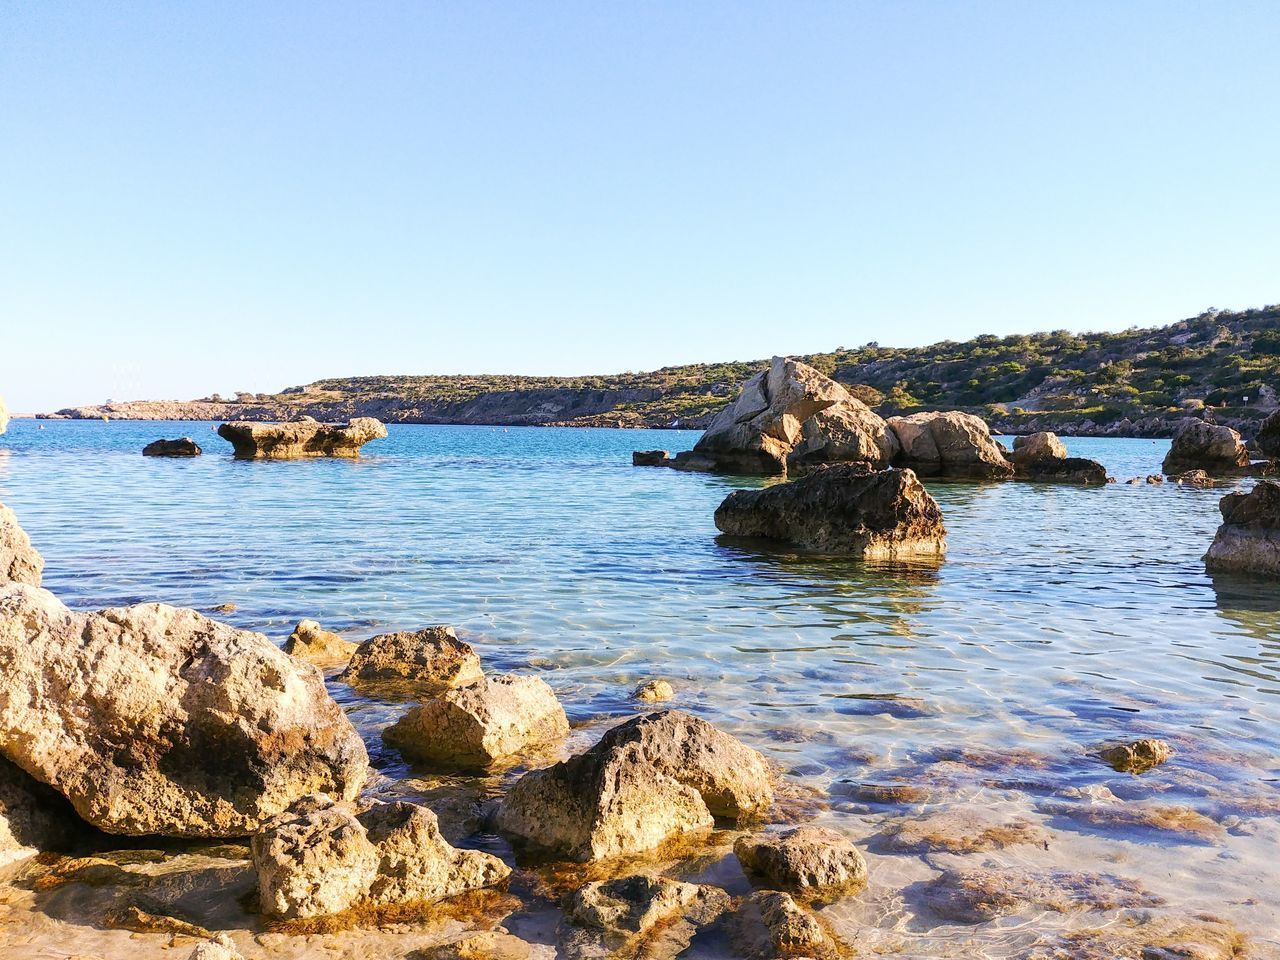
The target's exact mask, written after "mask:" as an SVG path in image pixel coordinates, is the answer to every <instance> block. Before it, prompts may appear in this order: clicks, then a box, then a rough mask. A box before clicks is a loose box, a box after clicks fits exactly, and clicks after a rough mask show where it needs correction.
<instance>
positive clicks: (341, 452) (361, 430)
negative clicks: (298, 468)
mask: <svg viewBox="0 0 1280 960" xmlns="http://www.w3.org/2000/svg"><path fill="white" fill-rule="evenodd" d="M386 435H387V428H386V427H385V426H383V425H382V422H381V421H379V420H375V419H374V418H373V417H356V418H355V419H353V420H352V421H351V422H350V423H317V422H316V421H315V420H312V419H311V418H310V417H304V418H302V419H300V420H295V421H293V422H292V423H248V422H246V421H237V422H234V423H224V424H222V425H221V426H219V427H218V436H220V437H222V439H224V440H229V441H230V442H231V445H232V446H233V447H235V456H236V459H238V460H296V459H299V458H301V457H358V456H360V448H361V447H362V446H364V445H365V444H366V443H368V442H369V441H370V440H380V439H382V438H383V437H385V436H386Z"/></svg>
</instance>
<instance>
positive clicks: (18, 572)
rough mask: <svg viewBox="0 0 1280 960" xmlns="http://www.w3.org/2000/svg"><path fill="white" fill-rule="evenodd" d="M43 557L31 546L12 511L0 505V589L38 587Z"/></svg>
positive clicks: (42, 567) (42, 569)
mask: <svg viewBox="0 0 1280 960" xmlns="http://www.w3.org/2000/svg"><path fill="white" fill-rule="evenodd" d="M43 571H44V557H42V556H40V553H39V551H37V550H36V548H35V547H33V546H32V545H31V540H30V538H28V537H27V532H26V531H25V530H23V529H22V526H21V524H19V523H18V518H17V517H16V516H15V515H14V513H13V511H12V510H10V509H9V508H8V507H6V506H5V505H4V504H3V503H0V587H3V586H4V584H6V583H26V584H30V585H31V586H33V587H38V586H40V577H41V574H42V573H43Z"/></svg>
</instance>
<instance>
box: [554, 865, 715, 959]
mask: <svg viewBox="0 0 1280 960" xmlns="http://www.w3.org/2000/svg"><path fill="white" fill-rule="evenodd" d="M729 903H730V899H729V895H728V894H727V893H725V892H724V891H723V890H720V889H718V888H716V887H709V886H701V885H699V884H694V883H681V882H680V881H677V880H671V879H668V878H666V877H652V876H647V875H644V874H637V875H633V876H628V877H621V878H618V879H616V880H606V881H598V882H595V883H588V884H587V885H586V886H583V887H580V888H579V889H578V890H576V891H575V892H574V893H573V895H572V896H571V897H570V898H569V903H568V906H567V908H566V915H567V919H568V921H569V922H568V923H566V924H564V925H563V926H562V927H561V930H560V937H559V939H560V952H561V955H562V956H563V957H565V958H566V960H588V958H591V960H594V958H605V957H618V956H627V957H637V956H643V957H655V958H656V957H674V956H676V955H677V954H679V953H680V952H682V951H683V950H684V949H685V948H687V947H688V946H689V943H690V942H691V941H692V939H693V935H694V934H695V933H696V932H697V930H698V928H700V927H702V926H705V925H706V924H708V923H710V922H712V921H713V920H715V919H716V918H717V917H719V916H720V915H721V914H722V913H724V912H725V911H726V910H727V909H728V907H729ZM655 940H656V941H659V942H654V941H655Z"/></svg>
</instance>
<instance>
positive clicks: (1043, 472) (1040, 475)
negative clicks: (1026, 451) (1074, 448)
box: [1014, 457, 1110, 486]
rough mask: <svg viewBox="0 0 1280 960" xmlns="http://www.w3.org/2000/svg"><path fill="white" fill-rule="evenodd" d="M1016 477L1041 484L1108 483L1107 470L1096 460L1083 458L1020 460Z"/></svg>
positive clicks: (1016, 467)
mask: <svg viewBox="0 0 1280 960" xmlns="http://www.w3.org/2000/svg"><path fill="white" fill-rule="evenodd" d="M1014 469H1015V470H1016V474H1015V475H1016V476H1017V477H1018V478H1019V479H1021V480H1036V481H1039V482H1041V483H1046V482H1054V483H1079V484H1084V485H1090V484H1096V485H1099V486H1101V485H1104V484H1106V483H1109V482H1110V478H1109V477H1108V476H1107V468H1106V467H1104V466H1103V465H1102V464H1100V463H1099V462H1098V461H1097V460H1088V459H1086V458H1084V457H1065V458H1063V459H1060V460H1020V461H1018V462H1017V464H1016V465H1015V468H1014Z"/></svg>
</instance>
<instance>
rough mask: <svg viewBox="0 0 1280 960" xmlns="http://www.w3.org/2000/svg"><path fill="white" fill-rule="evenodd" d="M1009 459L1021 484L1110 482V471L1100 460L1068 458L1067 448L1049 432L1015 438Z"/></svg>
mask: <svg viewBox="0 0 1280 960" xmlns="http://www.w3.org/2000/svg"><path fill="white" fill-rule="evenodd" d="M1009 459H1010V460H1012V461H1013V467H1014V471H1015V473H1016V476H1017V477H1018V478H1019V479H1021V480H1041V481H1054V482H1057V483H1081V484H1104V483H1106V482H1107V480H1108V477H1107V468H1106V467H1104V466H1103V465H1102V464H1100V463H1098V461H1097V460H1087V459H1085V458H1084V457H1069V456H1067V448H1066V445H1065V444H1063V442H1062V441H1061V440H1059V439H1058V435H1057V434H1056V433H1049V432H1047V431H1046V432H1043V433H1032V434H1028V435H1027V436H1024V437H1015V438H1014V440H1013V453H1012V454H1011V455H1010V458H1009Z"/></svg>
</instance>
